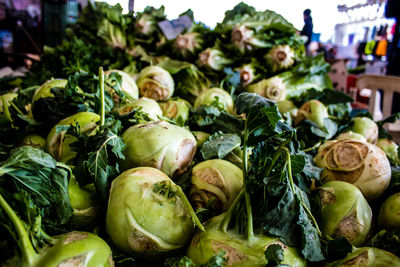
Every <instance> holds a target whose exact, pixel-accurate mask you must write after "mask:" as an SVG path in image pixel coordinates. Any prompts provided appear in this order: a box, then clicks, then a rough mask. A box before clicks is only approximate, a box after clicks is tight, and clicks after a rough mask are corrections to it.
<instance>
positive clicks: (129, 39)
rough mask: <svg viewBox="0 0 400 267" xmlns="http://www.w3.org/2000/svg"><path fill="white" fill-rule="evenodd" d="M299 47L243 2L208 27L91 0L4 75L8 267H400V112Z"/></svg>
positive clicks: (192, 19)
mask: <svg viewBox="0 0 400 267" xmlns="http://www.w3.org/2000/svg"><path fill="white" fill-rule="evenodd" d="M132 3H133V1H132ZM132 5H133V4H132ZM305 42H306V40H305V38H304V36H301V35H299V33H298V30H297V29H296V28H295V27H294V26H293V25H292V24H291V23H290V22H289V21H288V20H287V18H284V17H283V16H281V15H279V14H277V13H275V12H274V11H271V10H256V9H255V8H254V7H252V6H249V5H247V4H245V3H240V4H238V5H237V6H235V7H233V9H231V10H227V11H226V13H225V18H224V19H223V20H222V21H221V22H220V23H218V25H217V26H216V27H215V28H213V29H211V28H209V27H207V25H205V24H204V23H201V22H198V21H196V14H194V13H193V11H191V10H188V11H186V12H184V13H182V14H181V15H180V16H179V18H177V19H175V20H167V19H166V15H165V10H164V7H160V8H154V7H148V8H146V9H145V10H144V11H142V12H136V13H133V12H129V13H127V14H123V12H122V8H121V6H119V5H116V6H110V5H108V4H106V3H102V2H95V3H91V2H89V3H88V5H87V6H86V7H85V8H84V9H83V10H82V13H81V15H80V16H79V18H78V19H77V21H76V23H72V24H71V25H69V26H68V27H67V28H66V31H65V39H64V40H63V41H62V42H61V43H60V44H59V45H57V46H53V47H45V48H44V50H43V53H41V55H40V61H38V62H36V63H33V65H32V67H31V68H30V69H29V71H28V72H26V73H25V74H23V75H22V76H21V75H18V76H14V77H12V76H6V77H3V78H1V79H0V84H1V87H0V89H1V98H0V111H1V113H0V123H1V128H0V140H1V141H0V161H1V162H2V164H1V166H0V236H1V239H0V248H1V249H2V253H1V255H0V265H4V266H9V265H11V264H12V265H17V266H114V265H115V266H174V267H180V266H182V267H183V266H347V265H353V266H354V265H356V266H358V265H359V266H377V265H380V264H381V263H384V264H385V265H389V266H400V258H399V257H400V251H399V247H400V242H399V239H398V235H399V230H400V218H399V209H400V204H399V202H400V187H399V182H400V181H399V179H400V159H399V155H400V150H399V147H398V144H396V142H394V141H393V140H392V137H391V134H390V132H388V130H387V125H388V123H393V122H395V121H396V120H398V119H399V117H400V113H398V114H390V112H389V113H385V115H387V116H385V117H384V118H382V119H380V120H374V118H373V116H372V115H371V114H370V113H369V112H368V111H362V112H358V111H357V112H356V111H355V110H354V109H352V107H351V103H352V102H353V101H354V99H353V98H352V97H350V96H349V95H348V94H346V93H345V92H341V91H339V90H335V89H334V85H333V84H332V81H331V79H330V77H329V75H328V73H329V71H330V69H331V65H330V64H329V63H327V62H326V61H325V57H324V55H323V54H318V55H313V56H307V55H306V50H305V46H304V44H305ZM385 111H386V110H385ZM361 264H364V265H361Z"/></svg>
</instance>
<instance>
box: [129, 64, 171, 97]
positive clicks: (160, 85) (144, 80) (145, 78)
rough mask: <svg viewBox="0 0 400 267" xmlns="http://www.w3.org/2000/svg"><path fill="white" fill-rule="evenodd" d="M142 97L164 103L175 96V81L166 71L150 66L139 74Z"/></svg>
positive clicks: (138, 79)
mask: <svg viewBox="0 0 400 267" xmlns="http://www.w3.org/2000/svg"><path fill="white" fill-rule="evenodd" d="M136 83H137V86H138V87H139V91H140V95H141V96H144V97H148V98H152V99H154V100H156V101H164V100H167V99H169V98H170V97H171V96H172V95H173V94H174V89H175V88H174V87H175V83H174V80H173V78H172V76H171V74H169V72H168V71H166V70H165V69H163V68H161V67H158V66H149V67H146V68H144V69H142V71H141V72H140V73H139V76H138V78H137V80H136Z"/></svg>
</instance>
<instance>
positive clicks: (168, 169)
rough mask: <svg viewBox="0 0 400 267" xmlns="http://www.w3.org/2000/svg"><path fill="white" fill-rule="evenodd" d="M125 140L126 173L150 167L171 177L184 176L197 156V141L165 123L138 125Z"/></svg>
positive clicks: (127, 133)
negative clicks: (142, 167) (133, 169)
mask: <svg viewBox="0 0 400 267" xmlns="http://www.w3.org/2000/svg"><path fill="white" fill-rule="evenodd" d="M122 139H123V140H124V143H125V144H126V149H125V150H124V154H125V160H124V161H122V162H121V167H122V168H123V169H124V170H127V169H130V168H133V167H139V166H148V167H154V168H157V169H159V170H161V171H163V172H164V173H165V174H167V175H168V176H170V177H176V176H178V175H180V174H182V173H184V172H185V171H186V170H187V169H188V168H189V166H190V165H191V163H192V159H193V157H194V154H195V153H196V139H195V138H194V136H193V135H192V133H191V132H190V131H188V130H186V129H184V128H182V127H179V126H177V125H173V124H171V123H168V122H166V121H156V122H148V123H142V124H136V125H134V126H131V127H130V128H128V129H127V130H126V131H125V132H124V133H123V134H122Z"/></svg>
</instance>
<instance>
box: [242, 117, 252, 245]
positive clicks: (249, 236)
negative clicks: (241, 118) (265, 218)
mask: <svg viewBox="0 0 400 267" xmlns="http://www.w3.org/2000/svg"><path fill="white" fill-rule="evenodd" d="M248 125H249V123H248V120H246V123H245V127H244V137H243V181H244V185H243V187H244V197H245V201H246V211H247V239H248V240H250V239H252V238H253V237H254V230H253V212H252V207H251V200H250V194H249V192H248V191H247V183H246V182H247V171H248V153H249V151H248V148H247V141H248V137H249V133H248V131H249V129H248Z"/></svg>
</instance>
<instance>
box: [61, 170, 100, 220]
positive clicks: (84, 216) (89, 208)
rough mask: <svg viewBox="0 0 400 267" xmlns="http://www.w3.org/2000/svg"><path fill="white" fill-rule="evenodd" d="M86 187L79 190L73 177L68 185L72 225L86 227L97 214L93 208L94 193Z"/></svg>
mask: <svg viewBox="0 0 400 267" xmlns="http://www.w3.org/2000/svg"><path fill="white" fill-rule="evenodd" d="M88 187H90V185H88V186H86V187H85V188H81V187H80V186H79V184H78V183H77V181H76V180H75V178H74V177H71V179H70V180H69V183H68V196H69V200H70V203H71V207H72V208H73V214H72V222H73V224H74V225H79V226H81V225H87V224H89V223H91V222H92V221H93V220H94V219H95V218H96V215H98V214H97V212H96V207H95V197H96V192H95V190H94V188H93V189H92V190H90V189H89V188H88Z"/></svg>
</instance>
